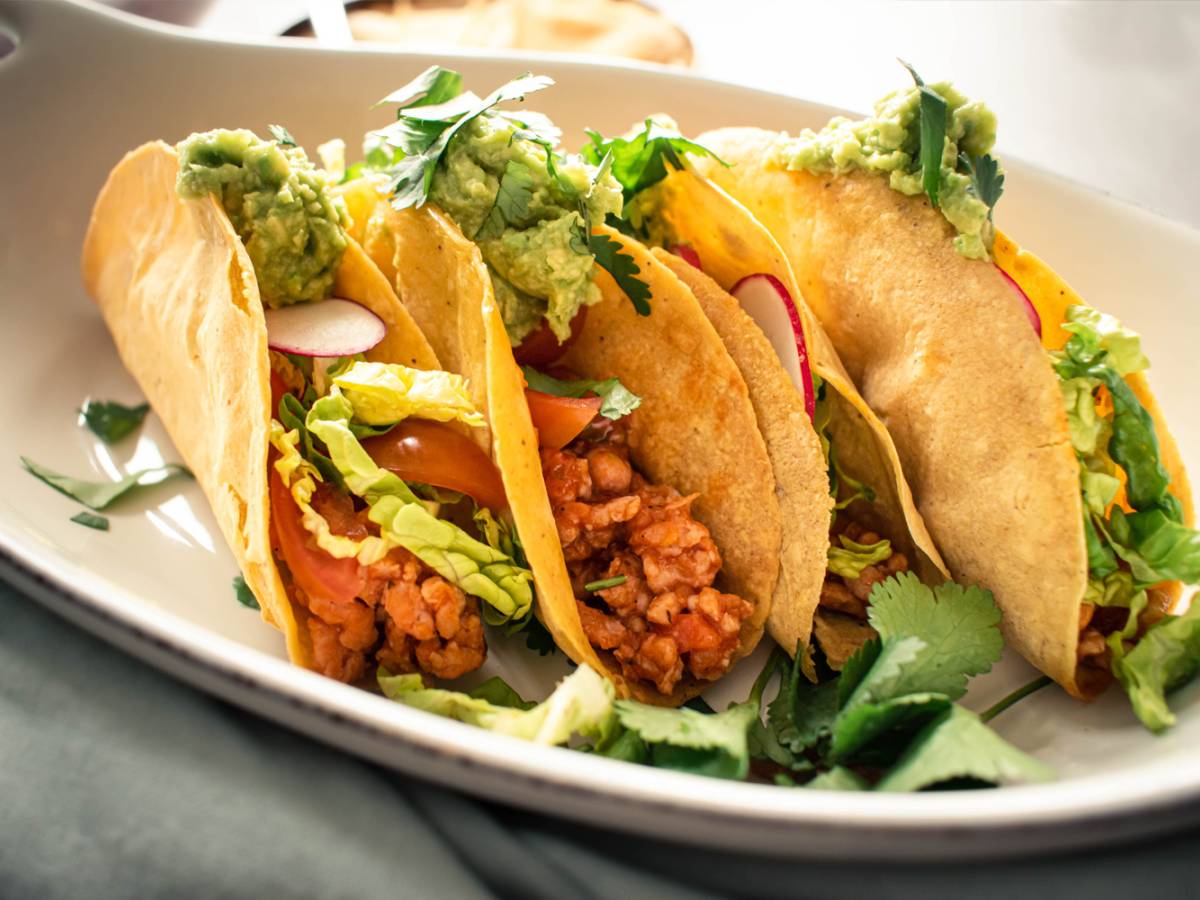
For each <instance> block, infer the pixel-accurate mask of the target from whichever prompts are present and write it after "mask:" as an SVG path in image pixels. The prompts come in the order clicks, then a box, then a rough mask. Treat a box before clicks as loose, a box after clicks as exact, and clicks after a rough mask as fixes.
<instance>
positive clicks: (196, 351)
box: [83, 130, 532, 682]
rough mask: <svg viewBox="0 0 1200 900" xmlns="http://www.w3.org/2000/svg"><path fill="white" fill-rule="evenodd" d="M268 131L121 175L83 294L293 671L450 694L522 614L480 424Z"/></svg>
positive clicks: (123, 166)
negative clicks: (450, 685) (431, 686)
mask: <svg viewBox="0 0 1200 900" xmlns="http://www.w3.org/2000/svg"><path fill="white" fill-rule="evenodd" d="M280 131H281V134H278V135H277V139H276V140H275V141H263V140H260V139H259V138H257V137H256V136H255V135H254V134H252V133H251V132H248V131H214V132H206V133H202V134H196V135H192V136H191V137H190V138H188V139H187V140H185V141H184V142H182V143H181V144H180V145H179V146H178V148H173V147H171V146H168V145H167V144H165V143H162V142H154V143H149V144H145V145H143V146H142V147H139V148H138V149H136V150H134V151H132V152H131V153H129V154H128V155H127V156H126V157H125V158H124V159H123V160H122V161H121V162H120V163H119V164H118V165H117V166H116V168H115V169H114V170H113V171H112V173H111V174H110V176H109V178H108V181H107V183H106V184H105V186H104V188H103V190H102V191H101V193H100V196H99V198H98V200H97V201H96V206H95V209H94V212H93V215H92V219H91V223H90V225H89V228H88V233H87V238H86V242H85V245H84V251H83V275H84V282H85V284H86V286H87V289H88V291H89V292H90V293H91V295H92V296H93V297H94V298H95V300H96V302H97V303H98V305H99V307H100V310H101V312H102V313H103V316H104V319H105V322H106V324H107V325H108V328H109V330H110V331H111V333H112V336H113V339H114V341H115V343H116V345H117V349H118V351H119V352H120V355H121V359H122V361H123V362H124V363H125V365H126V367H127V368H128V369H129V371H130V372H131V373H132V374H133V375H134V377H135V378H136V379H137V381H138V383H139V384H140V385H141V387H142V389H143V391H144V392H145V394H146V397H147V399H148V400H149V401H150V403H151V405H152V406H153V407H154V409H155V411H156V412H157V413H158V415H159V416H160V417H161V419H162V421H163V423H164V425H165V426H166V428H167V431H168V433H169V434H170V435H171V438H172V440H173V441H174V442H175V445H176V446H177V448H178V449H179V451H180V453H182V455H183V457H184V459H185V460H186V462H187V464H188V466H189V467H190V468H191V470H192V471H193V473H194V474H195V476H196V479H197V480H198V482H199V483H200V485H201V487H202V488H203V490H204V493H205V495H206V496H207V498H208V500H209V503H210V504H211V506H212V509H213V512H214V514H215V516H216V519H217V522H218V523H219V525H220V527H221V530H222V532H223V534H224V535H225V538H226V541H227V542H228V544H229V547H230V549H231V550H232V552H233V555H234V557H235V559H236V560H237V563H238V566H239V568H240V569H241V572H242V576H243V578H244V579H245V582H246V584H247V585H248V586H249V588H250V589H251V591H252V592H253V593H254V595H255V597H256V598H257V600H258V602H259V604H260V606H261V609H262V613H263V617H264V618H265V619H266V620H267V621H268V622H270V623H271V624H273V625H274V626H275V627H277V628H279V629H280V630H281V631H282V632H283V634H284V636H285V638H286V643H287V650H288V654H289V656H290V657H291V659H292V660H293V661H295V662H296V663H298V664H300V665H302V666H305V667H307V668H310V669H314V670H316V671H318V672H322V673H324V674H325V675H328V676H331V677H333V678H337V679H339V680H341V681H347V682H354V681H358V680H359V679H360V678H362V677H364V676H367V675H373V674H374V671H372V670H374V668H375V666H376V664H378V665H379V666H380V667H383V668H385V669H386V670H387V671H389V672H392V673H399V672H421V673H425V674H429V675H434V676H439V677H443V678H454V677H457V676H459V675H462V674H463V673H465V672H467V671H470V670H472V669H474V668H476V667H478V666H479V665H480V664H481V663H482V662H483V660H484V657H485V655H486V640H485V634H484V629H483V620H484V619H486V620H488V621H490V622H496V623H498V622H507V621H513V620H515V621H520V620H521V619H522V618H524V617H527V616H528V615H529V612H530V609H531V605H532V579H531V576H530V574H529V572H528V570H527V569H526V568H525V567H524V566H523V565H522V564H520V563H518V562H517V560H516V559H515V558H514V557H519V539H518V537H517V535H516V534H515V533H514V532H513V530H512V527H511V517H510V516H509V514H508V512H507V506H508V504H507V501H506V499H505V494H504V486H503V483H502V480H501V479H500V476H499V473H498V470H497V468H496V465H495V464H494V463H493V461H492V459H491V457H490V454H489V450H490V441H489V439H488V435H487V428H486V422H485V420H484V419H483V416H482V415H481V414H480V413H479V411H478V410H476V409H475V408H474V407H473V406H472V404H471V401H470V398H469V396H468V385H467V383H466V382H465V381H464V379H463V378H462V377H461V376H459V375H454V374H450V373H447V372H444V371H440V370H439V366H438V360H437V357H436V356H435V354H434V353H433V350H432V349H431V347H430V345H429V343H428V342H427V341H426V340H425V338H424V336H423V335H422V334H421V332H420V330H419V329H418V328H417V327H416V325H415V324H414V323H413V320H412V318H411V316H410V315H409V314H408V312H407V311H406V310H405V309H404V307H403V306H402V305H401V304H400V303H399V301H398V300H397V298H396V296H395V293H394V292H393V290H392V288H391V287H390V286H389V285H388V284H387V281H386V280H385V279H384V277H383V276H382V275H381V274H380V273H379V271H378V270H377V269H376V268H375V266H374V264H373V263H372V262H371V261H370V259H369V258H368V257H367V256H366V254H365V253H364V252H363V250H362V248H361V247H360V246H359V245H358V244H357V242H355V241H354V240H353V238H351V237H349V236H348V235H347V234H346V232H345V228H344V225H345V224H346V213H345V209H344V206H343V204H342V201H341V200H340V199H339V198H337V197H336V196H335V195H334V194H333V193H332V192H331V191H330V185H329V183H328V180H327V179H326V177H325V175H324V173H322V172H321V171H319V170H316V169H314V168H313V166H312V165H311V163H309V162H308V160H307V158H306V157H305V156H304V153H303V151H302V150H300V149H299V148H297V147H295V146H294V144H293V143H291V142H290V138H288V139H286V140H285V137H286V132H282V130H280ZM297 315H298V316H299V318H297ZM281 323H282V324H281ZM297 323H299V324H297ZM364 327H365V328H366V332H368V336H367V337H365V338H364V337H363V329H364ZM279 329H284V332H283V333H285V335H286V336H287V340H286V341H285V342H284V343H287V344H290V346H289V347H288V350H289V352H281V351H280V350H277V349H272V347H278V346H279V345H280V341H279V337H280V331H279ZM289 329H290V330H289ZM372 329H374V330H373V331H372ZM359 351H365V352H359Z"/></svg>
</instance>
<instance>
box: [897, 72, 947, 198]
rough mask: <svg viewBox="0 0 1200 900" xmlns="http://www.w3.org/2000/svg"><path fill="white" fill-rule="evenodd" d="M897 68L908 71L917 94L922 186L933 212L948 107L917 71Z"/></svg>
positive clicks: (940, 174) (944, 146)
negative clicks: (918, 95) (918, 94)
mask: <svg viewBox="0 0 1200 900" xmlns="http://www.w3.org/2000/svg"><path fill="white" fill-rule="evenodd" d="M900 64H901V65H902V66H904V68H906V69H908V73H909V74H910V75H912V77H913V81H915V82H916V84H917V90H918V91H920V94H921V97H920V117H921V118H920V126H919V131H920V135H921V148H920V158H921V182H922V185H923V186H924V188H925V193H926V194H927V195H928V196H929V202H930V203H931V204H933V207H934V209H936V208H937V206H938V193H939V192H940V191H941V187H942V154H943V153H944V152H945V149H946V117H947V111H948V104H947V103H946V100H945V98H944V97H942V95H941V94H939V93H938V92H937V91H935V90H934V89H933V88H931V87H929V86H928V85H927V84H925V82H924V81H922V80H921V76H920V75H918V74H917V71H916V69H914V68H913V67H912V66H911V65H909V64H908V63H906V62H905V61H904V60H900Z"/></svg>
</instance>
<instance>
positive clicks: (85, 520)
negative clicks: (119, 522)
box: [71, 510, 108, 531]
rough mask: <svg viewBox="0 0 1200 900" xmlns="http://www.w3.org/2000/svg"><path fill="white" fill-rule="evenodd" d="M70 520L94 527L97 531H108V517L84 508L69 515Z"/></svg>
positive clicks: (87, 526) (86, 526)
mask: <svg viewBox="0 0 1200 900" xmlns="http://www.w3.org/2000/svg"><path fill="white" fill-rule="evenodd" d="M71 521H72V522H74V523H75V524H76V525H82V526H84V527H85V528H95V529H96V530H97V531H108V519H107V518H105V517H104V516H98V515H96V514H95V513H90V512H87V511H86V510H84V511H83V512H79V513H76V514H75V515H73V516H71Z"/></svg>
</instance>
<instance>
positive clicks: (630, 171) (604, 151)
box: [579, 119, 729, 203]
mask: <svg viewBox="0 0 1200 900" xmlns="http://www.w3.org/2000/svg"><path fill="white" fill-rule="evenodd" d="M587 135H588V137H589V138H591V143H590V144H587V145H586V146H585V147H584V148H583V149H582V150H580V151H579V152H580V155H581V156H582V157H583V158H584V159H586V160H587V161H588V162H590V163H592V165H600V161H601V160H603V159H604V158H605V157H606V156H607V157H610V158H611V159H612V173H613V175H614V176H615V177H616V179H617V181H618V182H620V184H621V188H622V192H623V193H624V196H625V202H626V203H628V202H629V201H630V200H632V199H633V197H634V195H636V194H638V193H639V192H641V191H644V190H645V189H646V188H648V187H652V186H653V185H655V184H658V182H660V181H662V180H663V179H664V178H666V177H667V175H668V174H669V169H668V167H670V169H682V168H683V167H684V162H683V157H684V155H686V154H689V153H690V154H691V155H693V156H711V157H712V158H713V159H715V160H716V161H717V162H719V163H720V164H721V165H723V166H728V165H729V164H728V163H727V162H725V161H724V160H722V159H721V158H720V157H719V156H717V155H716V154H715V153H713V152H712V151H711V150H709V149H708V148H707V147H705V146H704V145H703V144H698V143H696V142H695V141H692V140H688V139H687V138H685V137H684V136H683V135H682V134H680V133H679V132H678V131H676V130H675V129H673V128H668V127H666V126H664V125H661V124H659V123H657V122H655V121H654V120H653V119H646V121H645V127H644V128H643V130H642V131H641V132H640V133H638V134H636V135H634V136H633V137H631V138H622V137H618V138H606V137H604V135H602V134H600V132H598V131H592V130H591V129H588V132H587Z"/></svg>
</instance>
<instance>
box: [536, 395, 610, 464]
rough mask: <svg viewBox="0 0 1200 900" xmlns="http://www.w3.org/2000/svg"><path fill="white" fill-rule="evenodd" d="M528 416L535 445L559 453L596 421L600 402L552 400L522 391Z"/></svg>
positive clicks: (581, 398)
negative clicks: (535, 434)
mask: <svg viewBox="0 0 1200 900" xmlns="http://www.w3.org/2000/svg"><path fill="white" fill-rule="evenodd" d="M525 401H526V402H527V403H528V404H529V417H530V418H531V419H533V427H534V428H536V429H537V433H538V446H539V447H551V448H553V449H555V450H559V449H561V448H563V447H565V446H567V444H569V443H571V441H573V440H575V438H576V437H577V436H578V435H579V432H581V431H583V429H585V428H587V426H588V423H589V422H591V421H592V419H594V418H596V414H597V413H599V412H600V405H601V403H602V402H603V401H601V399H600V398H599V397H555V396H553V395H551V394H543V393H542V392H541V391H535V390H531V389H529V388H526V389H525Z"/></svg>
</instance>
